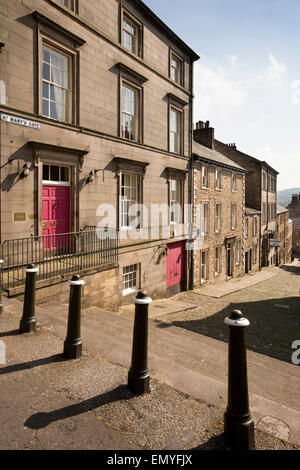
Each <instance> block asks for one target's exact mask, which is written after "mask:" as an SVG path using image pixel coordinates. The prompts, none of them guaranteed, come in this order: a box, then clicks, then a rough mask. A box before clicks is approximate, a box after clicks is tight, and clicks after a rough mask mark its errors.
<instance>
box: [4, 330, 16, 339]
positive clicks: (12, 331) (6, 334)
mask: <svg viewBox="0 0 300 470" xmlns="http://www.w3.org/2000/svg"><path fill="white" fill-rule="evenodd" d="M19 334H20V330H11V331H3V332H2V333H0V338H2V337H3V336H17V335H19Z"/></svg>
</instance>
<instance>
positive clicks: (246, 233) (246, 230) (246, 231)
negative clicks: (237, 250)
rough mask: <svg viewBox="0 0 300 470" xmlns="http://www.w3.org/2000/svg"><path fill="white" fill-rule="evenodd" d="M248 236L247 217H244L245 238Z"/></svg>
mask: <svg viewBox="0 0 300 470" xmlns="http://www.w3.org/2000/svg"><path fill="white" fill-rule="evenodd" d="M248 237H249V217H245V238H248Z"/></svg>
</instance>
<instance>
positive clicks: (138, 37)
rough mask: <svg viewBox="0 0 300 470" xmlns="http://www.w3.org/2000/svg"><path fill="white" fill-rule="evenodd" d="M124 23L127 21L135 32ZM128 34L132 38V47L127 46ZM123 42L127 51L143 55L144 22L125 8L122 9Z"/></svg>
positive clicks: (139, 55)
mask: <svg viewBox="0 0 300 470" xmlns="http://www.w3.org/2000/svg"><path fill="white" fill-rule="evenodd" d="M124 23H126V24H127V25H128V26H129V27H132V28H133V29H135V33H132V32H131V31H129V29H126V27H125V25H124ZM126 34H128V35H129V36H130V37H131V38H132V47H127V43H126V41H125V35H126ZM121 44H122V46H123V47H124V49H126V51H128V52H130V53H131V54H133V55H135V56H138V57H142V56H143V26H142V23H141V22H140V21H138V20H137V18H135V17H134V16H133V15H132V14H130V13H129V12H128V11H127V10H125V9H122V17H121Z"/></svg>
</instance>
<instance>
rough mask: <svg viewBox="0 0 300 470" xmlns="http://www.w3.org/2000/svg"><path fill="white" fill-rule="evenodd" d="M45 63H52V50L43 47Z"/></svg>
mask: <svg viewBox="0 0 300 470" xmlns="http://www.w3.org/2000/svg"><path fill="white" fill-rule="evenodd" d="M43 61H44V62H48V64H49V63H50V49H49V48H48V47H46V46H43Z"/></svg>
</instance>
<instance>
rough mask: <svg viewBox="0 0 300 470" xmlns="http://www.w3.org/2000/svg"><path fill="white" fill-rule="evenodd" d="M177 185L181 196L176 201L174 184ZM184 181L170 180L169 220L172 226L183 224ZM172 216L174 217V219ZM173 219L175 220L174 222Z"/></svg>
mask: <svg viewBox="0 0 300 470" xmlns="http://www.w3.org/2000/svg"><path fill="white" fill-rule="evenodd" d="M174 183H175V185H176V193H177V190H178V192H179V194H178V195H177V196H176V199H172V192H173V189H172V184H174ZM182 203H183V181H182V180H181V179H179V178H170V179H169V220H170V224H182V223H183V204H182ZM172 214H173V215H174V217H172ZM172 218H173V219H174V220H172Z"/></svg>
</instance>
